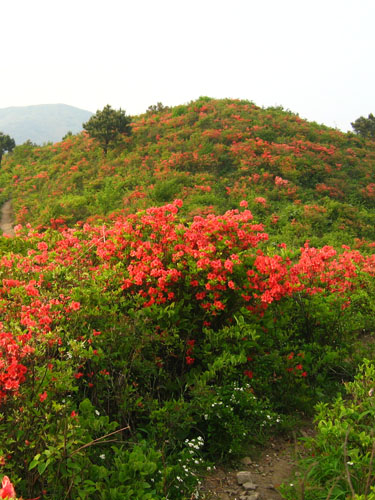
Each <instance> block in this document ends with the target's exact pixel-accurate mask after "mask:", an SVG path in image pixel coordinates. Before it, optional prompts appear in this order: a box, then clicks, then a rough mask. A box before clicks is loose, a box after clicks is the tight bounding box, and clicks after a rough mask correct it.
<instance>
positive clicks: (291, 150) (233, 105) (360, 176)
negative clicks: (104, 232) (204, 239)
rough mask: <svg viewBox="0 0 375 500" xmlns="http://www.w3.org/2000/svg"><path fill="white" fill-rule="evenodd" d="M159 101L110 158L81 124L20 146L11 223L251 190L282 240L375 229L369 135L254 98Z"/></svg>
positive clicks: (199, 207) (339, 238) (189, 206)
mask: <svg viewBox="0 0 375 500" xmlns="http://www.w3.org/2000/svg"><path fill="white" fill-rule="evenodd" d="M154 108H155V109H154V110H153V111H152V108H151V110H150V111H149V112H147V113H145V114H142V115H140V116H136V117H133V123H132V134H131V135H130V137H124V139H123V142H122V144H119V145H118V146H117V147H116V148H115V149H113V150H111V151H110V152H109V153H108V155H107V156H106V157H105V156H104V155H103V152H102V150H101V149H100V148H99V147H98V145H97V144H96V142H95V141H94V140H93V139H92V138H90V137H89V136H88V135H87V134H85V133H81V134H78V135H75V136H71V137H68V138H67V139H66V140H65V141H61V142H59V143H57V144H54V145H47V146H45V147H37V148H33V147H30V146H29V145H25V146H19V147H17V148H16V149H15V151H14V152H13V154H12V155H8V157H7V158H6V160H4V161H3V166H2V172H1V177H0V185H1V187H2V190H3V193H2V197H1V199H2V200H3V201H5V199H7V198H8V197H10V196H12V198H13V203H14V208H15V213H16V222H17V223H25V222H31V223H33V224H42V225H49V224H50V223H51V220H52V221H54V220H59V221H65V222H66V223H67V224H68V225H71V224H74V223H75V222H77V221H79V220H81V221H83V220H86V219H88V218H91V219H92V218H95V219H103V218H106V219H108V218H110V217H113V216H115V215H116V214H123V215H126V214H129V213H131V212H133V211H135V210H138V209H144V208H146V207H148V206H154V205H162V204H164V203H169V202H171V201H173V200H174V199H175V198H179V199H182V200H183V203H184V206H183V213H184V214H185V215H186V216H189V217H192V216H194V215H197V214H199V215H202V214H208V213H222V212H224V211H225V210H228V209H233V208H238V206H239V203H240V202H241V201H242V200H244V201H246V202H247V204H248V208H249V209H250V210H251V211H252V213H253V214H254V216H255V218H256V219H257V220H259V221H262V222H263V223H264V224H266V227H267V229H268V230H269V232H270V233H271V234H272V235H273V237H274V238H276V239H277V238H279V240H280V241H287V242H290V243H293V244H294V245H297V246H298V245H300V244H303V243H304V241H305V240H306V239H312V242H313V243H314V244H319V243H320V242H322V243H323V244H324V243H330V242H335V243H337V244H338V243H340V242H341V243H349V242H353V241H354V239H355V238H359V239H367V240H374V239H375V230H374V227H375V211H374V209H375V173H374V169H373V162H374V159H375V146H374V142H373V141H366V140H364V139H362V138H360V137H358V136H356V135H355V134H353V133H342V132H340V131H338V130H336V129H331V128H328V127H326V126H323V125H318V124H317V123H310V122H308V121H306V120H303V119H301V118H300V117H299V116H298V115H296V114H294V113H291V112H288V111H285V110H283V109H282V108H281V107H276V108H267V109H264V108H260V107H258V106H256V105H255V104H254V103H252V102H249V101H239V100H230V99H222V100H215V99H210V98H206V97H203V98H200V99H198V100H197V101H193V102H191V103H189V104H187V105H180V106H176V107H173V108H168V107H163V106H161V107H160V108H156V107H154Z"/></svg>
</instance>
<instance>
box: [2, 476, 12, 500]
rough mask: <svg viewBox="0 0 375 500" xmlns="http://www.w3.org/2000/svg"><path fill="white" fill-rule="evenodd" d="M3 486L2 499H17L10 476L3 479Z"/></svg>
mask: <svg viewBox="0 0 375 500" xmlns="http://www.w3.org/2000/svg"><path fill="white" fill-rule="evenodd" d="M1 486H2V488H1V489H0V498H16V492H15V491H14V487H13V484H12V483H11V482H10V479H9V477H8V476H4V477H3V480H2V483H1Z"/></svg>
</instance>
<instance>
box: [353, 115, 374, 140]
mask: <svg viewBox="0 0 375 500" xmlns="http://www.w3.org/2000/svg"><path fill="white" fill-rule="evenodd" d="M351 126H352V127H353V129H354V131H355V132H356V133H357V134H358V135H361V136H362V137H366V138H367V139H373V138H375V116H374V115H373V114H372V113H370V114H369V115H368V118H365V117H363V116H360V117H359V118H357V120H356V121H355V122H353V123H351Z"/></svg>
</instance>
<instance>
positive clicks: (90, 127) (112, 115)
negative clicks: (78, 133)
mask: <svg viewBox="0 0 375 500" xmlns="http://www.w3.org/2000/svg"><path fill="white" fill-rule="evenodd" d="M130 122H131V118H130V117H129V116H126V114H125V111H123V110H122V109H119V110H115V109H112V108H111V106H109V105H107V106H105V107H104V108H103V109H102V111H100V110H98V111H97V112H96V113H95V115H93V116H92V117H91V118H90V120H89V121H88V122H86V123H84V124H83V128H84V129H85V130H86V132H88V133H89V135H90V137H93V138H94V139H96V140H97V141H98V143H99V144H100V146H101V147H102V149H103V152H104V155H107V151H108V148H109V146H110V145H111V144H112V145H114V144H115V143H116V142H117V141H118V140H119V138H120V137H121V136H122V135H129V134H130V133H131V127H130Z"/></svg>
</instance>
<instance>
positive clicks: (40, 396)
mask: <svg viewBox="0 0 375 500" xmlns="http://www.w3.org/2000/svg"><path fill="white" fill-rule="evenodd" d="M39 399H40V401H41V403H43V401H44V400H45V399H47V392H46V391H44V392H42V394H39Z"/></svg>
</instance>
